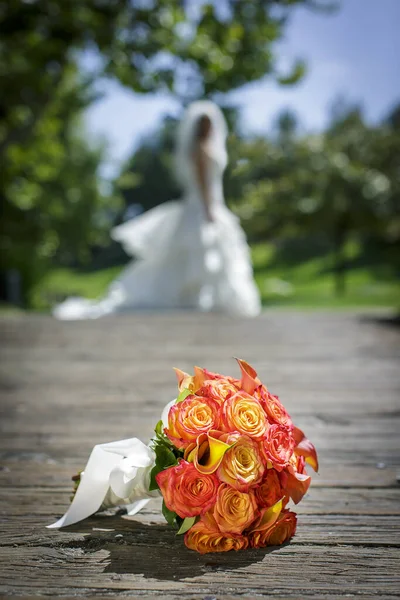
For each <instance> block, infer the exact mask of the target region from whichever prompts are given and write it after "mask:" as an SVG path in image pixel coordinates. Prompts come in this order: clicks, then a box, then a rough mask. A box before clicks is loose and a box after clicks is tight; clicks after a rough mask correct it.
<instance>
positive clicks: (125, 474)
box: [47, 398, 176, 529]
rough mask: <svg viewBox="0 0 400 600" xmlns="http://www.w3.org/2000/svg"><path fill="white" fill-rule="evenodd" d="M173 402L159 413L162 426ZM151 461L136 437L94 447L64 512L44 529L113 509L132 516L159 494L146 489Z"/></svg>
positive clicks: (166, 425)
mask: <svg viewBox="0 0 400 600" xmlns="http://www.w3.org/2000/svg"><path fill="white" fill-rule="evenodd" d="M175 402H176V398H175V399H174V400H172V401H171V402H169V403H168V404H167V405H166V406H165V408H164V410H163V412H162V415H161V420H162V422H163V427H168V413H169V409H170V408H171V406H173V405H174V404H175ZM154 460H155V455H154V452H153V450H151V448H149V447H148V446H146V444H144V443H143V442H141V441H140V440H139V439H138V438H130V439H128V440H119V441H117V442H109V443H108V444H99V445H97V446H95V447H94V448H93V450H92V453H91V455H90V456H89V460H88V462H87V465H86V467H85V470H84V471H83V472H82V473H81V480H80V482H79V486H78V489H77V490H76V493H75V496H74V498H73V500H72V502H71V504H70V506H69V508H68V510H67V512H66V513H65V515H64V516H63V517H61V519H59V520H58V521H56V522H55V523H53V524H52V525H47V527H48V528H49V529H52V528H58V527H66V526H67V525H72V524H73V523H78V521H82V520H83V519H86V518H87V517H90V515H93V514H94V513H95V512H98V511H99V510H100V509H102V510H105V509H106V508H111V507H114V506H126V507H127V511H128V515H135V514H136V513H137V512H139V510H141V509H142V508H143V507H144V506H145V505H146V504H147V503H148V502H149V500H150V499H151V498H157V497H158V496H159V495H160V493H159V491H158V490H154V491H152V492H150V490H149V483H150V471H151V470H152V468H153V467H154Z"/></svg>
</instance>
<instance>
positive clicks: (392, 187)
mask: <svg viewBox="0 0 400 600" xmlns="http://www.w3.org/2000/svg"><path fill="white" fill-rule="evenodd" d="M393 114H394V115H395V114H396V113H395V112H394V113H393ZM278 122H280V123H283V124H285V127H284V130H283V132H282V130H281V132H282V133H284V137H283V138H282V135H281V134H280V135H278V137H277V138H274V139H271V140H262V139H256V140H250V141H246V142H243V141H241V140H240V139H236V140H235V141H234V144H233V151H232V152H231V157H232V161H231V164H230V166H229V169H228V172H227V182H226V193H227V198H228V201H229V202H230V204H231V206H232V208H233V209H234V210H235V211H236V212H237V214H238V215H239V216H240V217H241V218H242V219H243V223H244V226H245V228H246V230H247V233H248V235H249V237H250V239H251V240H253V241H256V240H257V241H259V240H271V239H276V238H278V237H279V239H280V240H282V239H285V238H297V239H299V238H300V237H301V236H303V237H304V236H308V238H309V240H310V241H309V245H310V246H312V240H313V239H314V240H315V239H317V238H321V237H324V238H325V240H326V242H327V243H328V247H329V246H330V248H331V250H333V256H334V264H333V268H332V270H333V273H334V276H335V289H336V292H337V294H342V293H343V292H344V291H345V282H346V278H345V276H346V267H347V257H346V256H345V248H346V243H347V242H348V241H349V240H350V239H351V238H352V237H354V236H357V238H358V240H359V241H360V242H361V244H362V247H363V249H364V251H365V252H366V253H367V252H368V246H369V245H370V244H371V242H372V241H374V243H377V242H378V243H379V244H381V245H382V244H383V245H385V246H386V247H387V248H388V247H389V246H390V248H391V249H392V251H391V263H392V265H394V264H395V259H394V256H395V254H396V253H398V251H399V241H400V210H399V209H400V206H399V198H400V194H399V175H398V173H399V170H398V169H399V157H400V135H399V132H398V130H396V129H395V127H393V125H392V123H394V119H393V118H392V119H389V120H388V121H387V124H382V125H381V126H377V127H369V126H367V125H366V124H365V123H364V120H363V117H362V113H361V111H360V110H359V109H357V108H356V109H353V108H351V109H349V108H347V109H346V110H344V111H342V112H339V111H336V113H335V116H334V118H333V120H332V122H331V124H330V126H329V128H328V130H327V131H326V132H325V133H324V134H321V135H317V136H316V135H314V136H302V137H298V136H294V135H290V136H288V135H287V128H286V124H287V122H288V120H287V116H286V114H283V115H282V116H281V117H280V118H279V120H278ZM290 131H292V127H290ZM282 141H283V142H284V143H282ZM319 247H320V246H318V248H319ZM397 255H398V254H397ZM294 258H295V259H296V258H298V259H299V260H301V255H300V254H296V255H295V257H294ZM397 264H398V263H397Z"/></svg>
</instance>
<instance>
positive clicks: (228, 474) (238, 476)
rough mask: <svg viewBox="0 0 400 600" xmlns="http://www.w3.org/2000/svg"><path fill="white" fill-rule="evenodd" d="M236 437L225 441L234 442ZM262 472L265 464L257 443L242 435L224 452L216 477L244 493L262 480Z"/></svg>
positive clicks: (230, 437) (233, 435)
mask: <svg viewBox="0 0 400 600" xmlns="http://www.w3.org/2000/svg"><path fill="white" fill-rule="evenodd" d="M236 436H237V434H232V435H230V436H229V438H228V440H227V441H228V442H232V441H234V440H235V437H236ZM264 471H265V464H264V461H263V459H262V456H261V454H260V451H259V448H258V444H257V442H255V441H254V440H252V439H251V438H249V437H247V436H244V435H243V436H240V437H239V438H238V440H237V441H236V443H235V444H234V445H233V446H232V448H230V449H229V450H227V452H225V454H224V457H223V459H222V462H221V465H220V467H219V469H218V471H217V475H218V478H219V479H220V480H221V481H223V482H224V483H229V485H230V486H232V487H233V488H235V489H237V490H239V491H241V492H245V491H248V489H249V487H250V486H252V485H255V484H257V483H259V482H260V481H261V480H262V477H263V475H264Z"/></svg>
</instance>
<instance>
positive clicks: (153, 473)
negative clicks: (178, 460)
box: [149, 465, 162, 492]
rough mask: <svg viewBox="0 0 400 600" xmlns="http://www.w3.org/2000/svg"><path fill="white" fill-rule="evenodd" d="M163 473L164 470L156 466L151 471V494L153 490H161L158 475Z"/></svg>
mask: <svg viewBox="0 0 400 600" xmlns="http://www.w3.org/2000/svg"><path fill="white" fill-rule="evenodd" d="M161 471H162V469H161V468H160V467H157V465H156V466H154V467H153V468H152V470H151V471H150V483H149V490H150V492H152V491H153V490H159V489H160V488H159V487H158V483H157V481H156V475H158V473H160V472H161Z"/></svg>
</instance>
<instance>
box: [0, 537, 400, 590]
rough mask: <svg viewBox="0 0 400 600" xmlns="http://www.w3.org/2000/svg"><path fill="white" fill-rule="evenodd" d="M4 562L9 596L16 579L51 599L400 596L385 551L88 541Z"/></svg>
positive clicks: (26, 551) (10, 552)
mask: <svg viewBox="0 0 400 600" xmlns="http://www.w3.org/2000/svg"><path fill="white" fill-rule="evenodd" d="M172 548H173V551H172ZM0 559H6V560H5V562H6V566H5V569H4V572H3V576H2V585H1V587H0V591H1V592H3V593H7V592H9V591H11V590H13V589H14V585H15V581H16V579H17V580H18V581H20V582H21V583H20V585H19V589H20V590H21V591H23V590H26V591H34V592H35V593H45V594H46V595H55V596H56V595H59V594H60V593H64V594H65V593H66V592H67V593H69V594H73V595H88V594H93V593H95V594H96V595H97V593H101V594H105V593H110V592H111V593H112V592H114V593H115V594H117V593H120V592H123V591H126V592H128V590H129V592H130V594H132V593H135V594H137V595H138V596H139V597H141V596H143V595H147V596H150V597H155V596H156V595H158V594H162V595H163V597H164V594H166V595H168V594H169V597H171V598H186V599H187V598H204V597H205V596H211V597H213V596H216V595H218V598H225V597H226V596H225V595H228V596H242V597H243V595H244V597H246V598H248V597H251V596H260V595H261V596H264V595H267V596H278V597H297V598H299V597H300V598H301V597H305V596H306V595H307V596H308V595H310V594H311V595H313V594H316V595H317V594H329V593H330V594H332V593H333V594H334V593H336V594H338V595H342V596H346V594H351V595H357V596H368V595H369V596H374V597H376V596H379V595H382V596H383V595H384V596H385V597H386V595H389V594H392V595H396V594H397V593H398V589H399V587H398V586H399V584H400V580H399V573H398V568H397V567H398V561H397V559H396V558H394V557H393V556H392V554H391V552H390V550H389V549H386V548H351V549H350V548H348V547H346V546H336V547H324V546H319V547H318V548H313V547H310V546H302V545H298V546H294V545H293V544H290V545H289V546H287V547H285V548H280V549H277V550H274V551H263V550H258V551H248V552H240V553H237V554H229V555H227V556H224V555H213V556H212V557H210V556H197V555H195V554H194V553H192V552H187V551H186V550H185V549H184V548H180V549H176V548H175V547H174V546H173V547H171V544H170V543H169V541H165V540H160V541H158V542H155V543H154V544H151V545H149V544H147V543H145V544H142V545H140V546H136V547H134V546H131V545H129V544H125V543H124V542H123V541H122V542H117V541H114V542H109V543H108V544H106V546H105V547H104V546H103V547H102V546H101V544H98V543H96V541H93V542H91V541H89V542H88V543H87V544H86V547H85V549H83V548H81V547H76V546H74V545H72V544H71V545H69V546H68V545H67V546H65V547H62V548H49V547H42V548H37V547H35V548H29V547H25V548H6V549H0ZM21 565H23V567H21ZM38 570H40V578H38V576H37V575H38ZM375 594H376V596H375ZM167 597H168V596H167Z"/></svg>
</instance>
